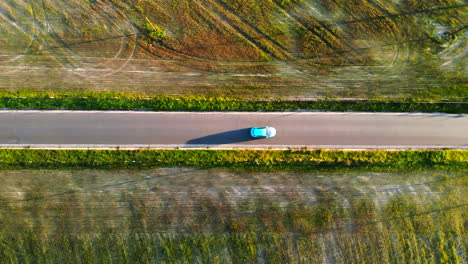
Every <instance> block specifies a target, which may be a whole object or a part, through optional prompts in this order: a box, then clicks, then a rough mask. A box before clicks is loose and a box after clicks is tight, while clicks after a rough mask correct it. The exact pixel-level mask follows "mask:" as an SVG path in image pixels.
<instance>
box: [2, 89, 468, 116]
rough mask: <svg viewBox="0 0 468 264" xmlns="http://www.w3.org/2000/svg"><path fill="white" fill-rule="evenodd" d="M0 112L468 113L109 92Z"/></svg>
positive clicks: (25, 99) (462, 106)
mask: <svg viewBox="0 0 468 264" xmlns="http://www.w3.org/2000/svg"><path fill="white" fill-rule="evenodd" d="M0 108H4V109H40V110H54V109H68V110H139V111H298V110H320V111H338V112H346V111H360V112H425V113H433V112H441V113H454V114H464V113H468V102H420V101H416V100H409V99H408V100H397V101H388V100H338V99H320V100H304V101H301V100H296V101H294V100H281V99H268V100H267V99H258V98H257V99H255V98H254V99H249V98H241V97H214V96H213V97H209V96H148V95H141V94H126V93H111V92H68V93H49V92H27V91H20V92H3V93H0Z"/></svg>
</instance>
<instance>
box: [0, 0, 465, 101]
mask: <svg viewBox="0 0 468 264" xmlns="http://www.w3.org/2000/svg"><path fill="white" fill-rule="evenodd" d="M466 9H467V5H466V4H465V3H464V2H463V1H457V0H421V1H414V0H401V1H382V0H346V1H342V0H314V1H312V0H281V1H280V0H273V1H267V0H229V1H228V0H162V1H149V0H87V1H81V0H71V1H61V0H37V1H26V0H19V1H17V0H14V1H13V0H4V1H2V2H1V3H0V36H1V37H0V89H1V90H4V91H5V90H9V91H12V90H24V89H27V90H45V91H83V90H86V91H89V90H92V91H123V92H129V93H147V94H186V95H187V94H196V95H200V94H209V95H234V96H245V95H247V96H251V95H255V96H259V97H272V96H283V97H338V98H382V97H383V98H395V97H396V98H400V97H431V96H433V97H434V96H435V97H437V98H439V99H446V98H449V99H457V98H464V97H466V96H467V94H468V93H467V91H466V88H465V85H464V84H465V83H466V78H465V75H466V69H465V68H466V62H465V60H466V46H467V45H466V24H465V23H466V21H467V12H466Z"/></svg>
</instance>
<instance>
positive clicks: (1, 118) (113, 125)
mask: <svg viewBox="0 0 468 264" xmlns="http://www.w3.org/2000/svg"><path fill="white" fill-rule="evenodd" d="M265 125H269V126H274V127H276V128H277V131H278V135H277V137H276V138H273V139H251V138H250V137H249V135H248V133H249V128H250V127H252V126H265ZM63 144H65V145H67V146H61V147H85V146H84V145H95V146H96V147H104V146H107V145H110V146H111V147H112V146H117V145H119V146H122V147H138V146H141V147H144V146H148V145H151V147H175V146H179V147H199V146H205V145H210V146H211V147H228V148H229V147H261V148H262V147H263V148H265V147H274V148H284V147H300V146H309V147H314V148H345V149H353V148H437V147H449V148H468V115H447V114H416V113H321V112H283V113H170V112H163V113H161V112H159V113H153V112H109V111H108V112H97V111H90V112H85V111H74V112H72V111H0V145H3V146H10V147H19V146H22V145H33V147H47V145H51V146H52V147H54V146H55V147H57V146H58V145H63ZM72 145H74V146H72ZM130 145H131V146H130Z"/></svg>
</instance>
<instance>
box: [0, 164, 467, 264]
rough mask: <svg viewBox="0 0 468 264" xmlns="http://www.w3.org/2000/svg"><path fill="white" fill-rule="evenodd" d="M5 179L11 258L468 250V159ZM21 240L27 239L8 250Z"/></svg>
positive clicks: (401, 257)
mask: <svg viewBox="0 0 468 264" xmlns="http://www.w3.org/2000/svg"><path fill="white" fill-rule="evenodd" d="M0 180H1V182H2V186H1V187H0V200H1V202H0V210H1V211H0V212H1V214H0V221H1V222H2V225H3V228H2V231H1V233H0V234H1V236H2V238H3V240H2V241H3V244H2V246H0V255H1V256H10V257H11V258H12V259H15V258H19V259H21V258H25V257H27V256H29V257H32V258H33V259H34V258H37V257H40V256H43V257H44V258H50V259H55V260H57V259H63V258H65V259H67V258H69V259H72V260H73V259H74V258H75V255H74V254H75V253H73V252H75V251H74V250H78V251H79V252H81V253H80V254H79V255H81V256H86V257H88V258H89V257H92V258H94V259H106V258H107V259H108V258H112V259H113V260H116V259H120V258H129V259H131V260H134V261H141V260H140V259H139V258H141V257H145V258H148V260H147V262H148V263H150V262H154V261H156V260H158V262H165V261H167V262H171V261H168V258H169V259H170V258H171V257H172V258H174V259H176V260H178V261H182V260H185V261H187V262H194V261H196V259H199V258H205V259H211V260H212V262H216V261H213V259H218V260H219V261H220V262H222V263H232V262H234V263H237V262H238V261H241V260H242V258H243V257H245V259H244V260H245V261H243V262H244V263H245V262H247V263H264V262H267V263H271V262H276V261H277V260H278V259H282V260H283V261H286V262H288V263H291V262H292V263H298V262H300V261H299V260H298V259H303V260H307V261H308V262H310V263H324V260H325V262H328V263H344V262H346V263H362V262H363V261H365V262H376V261H377V260H378V261H379V263H395V262H398V263H409V262H411V261H414V262H415V263H418V262H424V261H434V262H444V261H446V262H447V263H462V262H463V261H462V260H463V259H464V258H465V250H464V249H465V248H466V241H465V240H464V238H463V236H464V232H465V231H464V226H463V221H464V219H466V210H465V209H466V204H467V197H466V195H465V193H466V183H467V182H466V171H441V170H431V171H412V172H399V173H389V172H369V171H348V172H319V173H318V172H315V173H314V172H298V173H294V172H287V173H286V172H268V173H267V172H265V173H249V172H241V171H230V170H224V169H212V170H197V169H190V168H184V169H179V168H165V169H155V170H140V171H136V170H131V171H126V170H114V171H103V170H67V171H59V170H40V171H39V170H14V171H9V170H3V171H0ZM29 230H32V231H33V233H28V231H29ZM10 239H11V240H10ZM14 241H24V247H23V246H21V245H20V246H19V248H20V250H17V251H14V252H13V251H10V250H9V249H8V246H5V245H9V244H10V243H17V242H14ZM60 241H62V242H60ZM65 241H68V242H65ZM72 241H74V242H72ZM109 241H112V243H109ZM119 241H120V242H119ZM122 241H124V242H122ZM132 241H133V242H132ZM136 241H138V242H136ZM22 243H23V242H22ZM70 243H72V244H73V243H74V246H72V248H67V247H68V246H67V245H71V244H70ZM89 243H92V244H94V245H95V246H94V247H92V248H88V247H87V246H86V245H88V244H89ZM15 245H16V246H17V247H18V244H15ZM34 245H37V248H36V246H34ZM249 248H250V249H251V251H250V250H248V249H249ZM36 249H37V250H39V251H37V252H36V255H35V256H32V254H33V253H34V251H33V250H36ZM109 252H112V253H109ZM123 252H131V253H128V255H125V254H126V253H123ZM151 252H153V253H151ZM244 255H245V256H244ZM73 262H74V261H73ZM208 262H210V261H208ZM13 263H14V262H13Z"/></svg>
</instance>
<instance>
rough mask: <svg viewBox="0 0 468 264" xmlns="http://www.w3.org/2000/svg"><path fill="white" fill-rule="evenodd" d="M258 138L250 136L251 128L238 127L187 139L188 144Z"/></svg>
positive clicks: (230, 141) (220, 142) (226, 142)
mask: <svg viewBox="0 0 468 264" xmlns="http://www.w3.org/2000/svg"><path fill="white" fill-rule="evenodd" d="M253 140H256V138H252V137H251V136H250V128H242V129H236V130H231V131H226V132H221V133H217V134H212V135H208V136H205V137H199V138H194V139H191V140H189V141H187V142H186V143H185V144H187V145H222V144H232V143H240V142H247V141H253Z"/></svg>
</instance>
